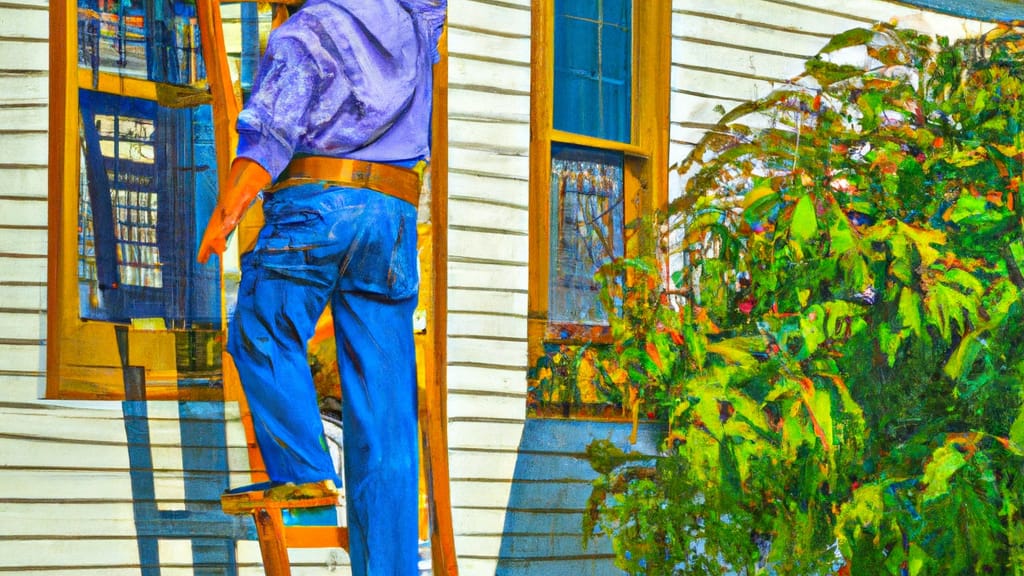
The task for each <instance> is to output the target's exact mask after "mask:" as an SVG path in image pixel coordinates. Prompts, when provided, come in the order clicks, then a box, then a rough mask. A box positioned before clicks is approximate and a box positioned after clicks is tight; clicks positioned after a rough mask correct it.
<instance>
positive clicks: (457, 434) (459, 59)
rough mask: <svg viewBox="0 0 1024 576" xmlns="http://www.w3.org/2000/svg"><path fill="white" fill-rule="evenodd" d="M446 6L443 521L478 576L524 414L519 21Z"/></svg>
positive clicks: (523, 22) (497, 528)
mask: <svg viewBox="0 0 1024 576" xmlns="http://www.w3.org/2000/svg"><path fill="white" fill-rule="evenodd" d="M448 6H449V8H448V24H449V31H448V52H449V59H448V84H449V93H448V114H449V121H448V140H449V150H448V169H449V177H448V198H449V201H448V225H449V229H448V247H449V256H448V258H449V265H448V298H447V302H448V308H449V316H448V375H447V383H448V391H449V392H448V418H449V424H448V441H449V457H450V475H451V478H452V486H451V493H452V516H453V519H454V526H455V546H456V552H457V554H458V557H459V569H460V574H464V575H467V576H476V575H479V576H490V575H492V574H494V573H495V569H496V567H497V562H498V556H499V552H500V549H501V533H502V530H503V527H504V522H505V507H506V506H507V505H508V496H509V489H510V486H511V480H512V476H513V473H514V471H515V463H516V458H517V453H516V451H517V448H518V445H519V439H520V437H521V434H522V428H523V420H524V417H525V409H526V378H525V373H526V362H527V354H526V315H527V302H526V291H527V286H528V284H527V280H528V261H529V242H528V237H527V233H528V230H529V170H530V163H529V147H530V124H529V118H530V97H529V94H530V42H531V38H530V20H531V14H530V1H529V0H449V4H448ZM481 533H483V534H486V535H487V537H486V538H483V539H481V538H480V536H479V534H481Z"/></svg>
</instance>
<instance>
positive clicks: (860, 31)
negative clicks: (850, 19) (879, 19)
mask: <svg viewBox="0 0 1024 576" xmlns="http://www.w3.org/2000/svg"><path fill="white" fill-rule="evenodd" d="M875 34H876V32H875V31H874V30H871V29H870V28H854V29H852V30H847V31H846V32H843V33H841V34H838V35H836V36H833V37H832V39H831V40H829V42H828V44H826V45H825V47H824V48H822V49H821V53H822V54H828V53H830V52H835V51H836V50H842V49H843V48H849V47H850V46H863V45H864V44H867V43H869V42H871V41H872V40H874V39H875Z"/></svg>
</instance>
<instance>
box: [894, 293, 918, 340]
mask: <svg viewBox="0 0 1024 576" xmlns="http://www.w3.org/2000/svg"><path fill="white" fill-rule="evenodd" d="M896 317H897V318H899V321H900V325H901V326H903V327H904V328H906V329H908V330H910V331H911V332H913V333H914V334H918V335H920V334H921V297H920V296H919V295H918V294H917V292H914V291H913V290H911V289H910V288H909V287H907V286H904V287H903V288H902V289H900V303H899V312H897V315H896Z"/></svg>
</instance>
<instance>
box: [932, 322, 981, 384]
mask: <svg viewBox="0 0 1024 576" xmlns="http://www.w3.org/2000/svg"><path fill="white" fill-rule="evenodd" d="M984 347H985V346H984V344H982V343H981V342H980V339H979V337H978V332H977V331H973V332H968V333H967V334H966V335H964V337H963V339H961V340H960V345H959V346H957V347H956V350H954V351H953V354H951V355H950V357H949V361H948V362H946V365H945V366H944V367H943V368H942V370H943V372H945V373H946V375H947V376H949V377H950V378H952V379H953V380H959V379H960V377H961V376H963V375H964V373H965V372H967V371H970V369H971V366H973V365H974V361H975V359H977V357H978V353H979V352H981V351H982V350H983V349H984Z"/></svg>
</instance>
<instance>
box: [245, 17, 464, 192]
mask: <svg viewBox="0 0 1024 576" xmlns="http://www.w3.org/2000/svg"><path fill="white" fill-rule="evenodd" d="M446 4H447V0H309V1H308V2H307V3H306V4H305V5H304V6H303V7H302V9H301V10H299V11H298V12H296V13H295V14H294V15H292V17H291V18H289V19H288V20H287V21H286V22H285V23H284V24H283V25H281V27H280V28H278V29H277V30H275V31H274V32H272V33H271V35H270V40H269V41H268V44H267V51H266V54H265V55H264V57H263V61H262V62H261V64H260V68H259V72H258V75H257V78H256V83H255V85H254V87H253V92H252V95H251V97H250V99H249V101H248V102H247V103H246V105H245V109H244V110H243V111H242V112H241V114H240V115H239V117H238V135H239V142H238V156H239V157H244V158H249V159H251V160H254V161H255V162H257V163H258V164H260V165H261V166H263V168H265V169H266V170H267V171H268V172H269V173H270V175H271V176H272V177H274V178H277V176H278V175H279V174H280V173H281V172H282V171H283V170H284V168H285V167H286V166H287V165H288V162H289V161H290V160H291V158H292V157H293V156H302V155H318V156H332V157H339V158H355V159H359V160H369V161H375V162H401V161H407V160H414V159H419V158H424V157H427V156H428V155H429V151H430V148H429V146H430V113H431V91H432V81H431V67H432V65H433V64H434V63H435V62H436V61H437V41H438V37H439V36H440V33H441V27H442V26H443V24H444V19H445V9H446Z"/></svg>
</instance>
